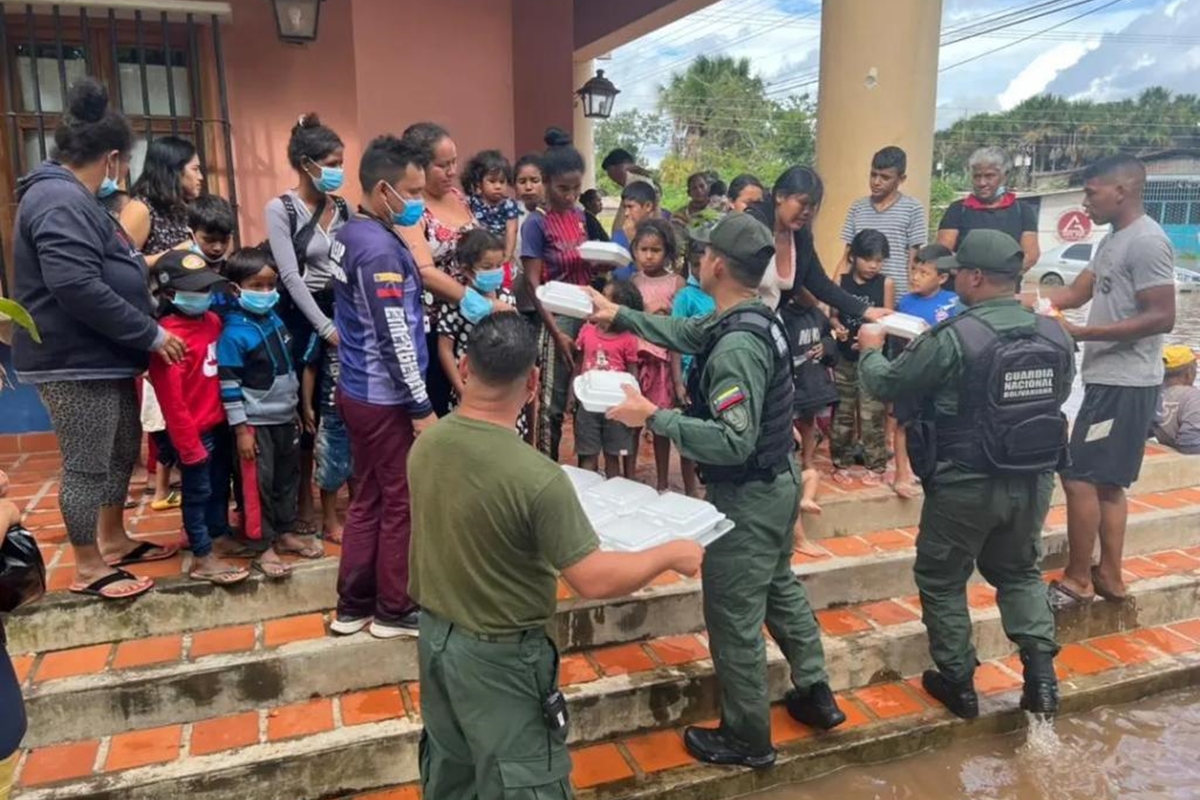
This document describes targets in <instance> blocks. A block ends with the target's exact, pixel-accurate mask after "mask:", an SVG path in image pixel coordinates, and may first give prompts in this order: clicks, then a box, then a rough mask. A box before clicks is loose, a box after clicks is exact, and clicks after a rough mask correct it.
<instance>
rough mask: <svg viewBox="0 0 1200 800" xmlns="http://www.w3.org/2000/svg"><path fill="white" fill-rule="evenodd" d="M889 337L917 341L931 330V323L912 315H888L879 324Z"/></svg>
mask: <svg viewBox="0 0 1200 800" xmlns="http://www.w3.org/2000/svg"><path fill="white" fill-rule="evenodd" d="M878 324H879V325H881V326H882V327H883V330H884V331H885V332H886V333H887V334H888V335H889V336H899V337H900V338H901V339H915V338H917V337H918V336H920V335H921V334H922V333H924V332H925V331H927V330H929V323H928V322H926V321H925V320H923V319H921V318H920V317H914V316H913V315H912V314H888V315H887V316H886V317H884V318H883V319H881V320H880V321H879V323H878Z"/></svg>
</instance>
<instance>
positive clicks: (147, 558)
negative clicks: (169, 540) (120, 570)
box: [108, 542, 179, 567]
mask: <svg viewBox="0 0 1200 800" xmlns="http://www.w3.org/2000/svg"><path fill="white" fill-rule="evenodd" d="M155 550H158V551H160V552H158V553H154V551H155ZM178 552H179V548H177V547H166V546H164V545H161V544H154V543H153V542H142V543H141V544H139V545H138V546H137V547H135V548H133V549H132V550H130V551H129V552H128V553H126V554H125V555H123V556H121V557H120V558H119V559H117V560H116V561H112V562H109V564H108V565H109V566H110V567H129V566H132V565H134V564H149V563H150V562H152V561H166V560H167V559H168V558H171V557H172V556H174V555H175V554H176V553H178ZM152 553H154V554H153V555H151V554H152Z"/></svg>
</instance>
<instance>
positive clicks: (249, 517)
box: [217, 247, 324, 579]
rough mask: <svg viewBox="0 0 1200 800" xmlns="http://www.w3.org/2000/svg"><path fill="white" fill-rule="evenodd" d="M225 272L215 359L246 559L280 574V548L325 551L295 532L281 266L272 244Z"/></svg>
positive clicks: (294, 383) (295, 461)
mask: <svg viewBox="0 0 1200 800" xmlns="http://www.w3.org/2000/svg"><path fill="white" fill-rule="evenodd" d="M225 278H226V279H227V280H228V281H229V282H230V283H231V284H233V285H234V287H235V288H234V291H235V292H236V294H237V299H238V308H237V309H235V310H232V311H230V312H229V313H228V314H227V315H226V317H225V328H224V330H222V331H221V339H220V341H219V342H218V343H217V363H218V368H219V374H220V376H221V400H222V402H223V403H224V404H225V414H226V417H227V418H228V420H229V424H230V425H231V426H232V427H233V429H234V432H235V435H236V441H237V453H238V464H239V468H240V469H241V471H242V475H243V478H244V480H245V502H246V514H245V517H246V523H245V526H246V531H245V533H246V535H247V536H248V537H249V538H250V540H251V545H252V546H254V547H255V549H256V550H258V551H259V553H260V554H259V556H258V557H257V558H256V559H255V560H254V561H253V562H252V563H251V566H252V567H254V569H256V570H258V571H259V572H261V573H263V574H264V575H265V576H266V577H268V578H271V579H278V578H285V577H287V576H288V575H289V574H290V572H291V569H290V567H288V565H287V564H286V563H284V561H283V559H282V558H280V555H281V554H284V553H294V554H296V555H299V556H301V557H302V558H320V557H321V556H322V555H324V553H323V552H322V550H321V548H320V547H317V546H316V545H315V544H314V543H313V541H312V540H311V539H310V538H308V537H303V536H298V535H297V534H296V533H295V531H296V518H297V502H298V500H299V496H300V429H299V428H298V427H297V425H296V409H297V407H299V405H300V398H299V393H300V381H299V380H298V379H297V378H296V370H295V368H294V367H293V365H292V355H291V342H290V340H289V336H288V332H287V328H286V327H285V326H284V324H283V321H282V320H281V319H280V318H279V315H278V314H276V313H275V311H274V310H273V309H274V308H275V305H276V303H278V302H279V290H278V289H277V288H276V286H277V284H278V281H279V273H278V272H277V271H276V267H275V262H274V261H273V260H272V259H271V254H270V251H268V250H265V249H262V248H257V247H247V248H243V249H241V250H239V251H237V252H236V253H234V254H233V255H231V256H230V257H229V260H228V261H227V262H225ZM256 505H257V506H258V508H257V509H255V506H256ZM256 534H257V537H256Z"/></svg>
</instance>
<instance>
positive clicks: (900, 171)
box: [838, 145, 929, 297]
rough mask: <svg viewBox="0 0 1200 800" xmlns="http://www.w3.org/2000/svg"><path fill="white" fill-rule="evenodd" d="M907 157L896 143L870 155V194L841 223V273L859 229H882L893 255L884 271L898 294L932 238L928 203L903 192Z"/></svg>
mask: <svg viewBox="0 0 1200 800" xmlns="http://www.w3.org/2000/svg"><path fill="white" fill-rule="evenodd" d="M907 170H908V156H907V155H906V154H905V152H904V151H903V150H901V149H900V148H899V147H896V146H895V145H891V146H888V147H885V148H883V149H882V150H880V151H879V152H878V153H876V154H875V155H874V156H873V157H872V158H871V180H870V188H871V194H870V195H869V196H867V197H860V198H859V199H857V200H855V201H854V202H853V203H851V204H850V210H849V211H847V212H846V223H845V224H844V225H842V241H843V242H845V243H846V249H845V252H843V253H842V259H841V261H840V262H839V263H838V274H839V275H840V274H843V273H845V271H846V269H847V265H848V264H849V262H850V243H851V242H852V241H854V237H855V236H856V235H858V233H859V231H864V230H867V229H868V228H870V229H873V230H877V231H879V232H881V233H882V234H883V235H884V236H886V237H887V240H888V251H889V253H890V255H889V256H888V257H887V259H886V260H885V261H884V264H883V274H884V275H887V276H888V277H889V278H891V279H892V282H893V283H895V284H896V296H897V297H899V296H901V295H903V294H906V293H907V292H908V271H909V269H910V268H911V267H912V265H913V264H914V263H915V261H914V259H915V257H916V252H917V249H918V248H919V247H921V246H922V245H924V244H925V241H926V240H927V239H928V238H929V223H928V222H927V221H926V217H925V206H924V205H922V204H921V203H919V202H917V200H916V199H914V198H912V197H909V196H908V195H906V194H904V193H903V192H901V191H900V187H901V186H902V185H903V184H904V181H905V180H906V179H907V178H908V175H907V174H906V172H907Z"/></svg>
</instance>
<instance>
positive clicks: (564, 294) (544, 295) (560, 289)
mask: <svg viewBox="0 0 1200 800" xmlns="http://www.w3.org/2000/svg"><path fill="white" fill-rule="evenodd" d="M537 298H538V300H541V301H542V307H543V308H545V309H546V310H547V311H549V312H550V313H551V314H558V315H559V316H562V317H571V318H573V319H587V318H588V317H589V316H591V315H592V299H591V297H590V296H589V295H588V293H587V290H586V289H585V288H584V287H583V286H576V285H575V284H573V283H563V282H562V281H550V282H548V283H543V284H542V285H541V286H539V287H538V288H537Z"/></svg>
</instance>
